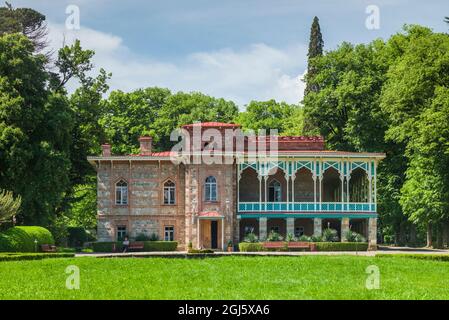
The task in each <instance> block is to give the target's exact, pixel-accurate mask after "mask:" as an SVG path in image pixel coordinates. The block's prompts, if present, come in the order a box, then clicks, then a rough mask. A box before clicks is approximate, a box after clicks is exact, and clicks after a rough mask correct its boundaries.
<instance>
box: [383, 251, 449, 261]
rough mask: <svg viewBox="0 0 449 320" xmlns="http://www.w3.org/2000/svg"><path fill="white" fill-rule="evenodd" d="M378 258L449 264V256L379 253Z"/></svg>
mask: <svg viewBox="0 0 449 320" xmlns="http://www.w3.org/2000/svg"><path fill="white" fill-rule="evenodd" d="M376 258H409V259H419V260H433V261H444V262H449V254H422V253H421V254H420V253H400V254H388V253H378V254H376Z"/></svg>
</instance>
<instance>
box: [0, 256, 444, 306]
mask: <svg viewBox="0 0 449 320" xmlns="http://www.w3.org/2000/svg"><path fill="white" fill-rule="evenodd" d="M68 265H76V266H78V267H79V269H80V280H81V283H80V289H79V290H68V289H66V287H65V283H66V277H67V276H68V275H67V274H66V273H65V268H66V267H67V266H68ZM369 265H376V266H378V267H379V269H380V274H381V280H380V289H378V290H367V289H366V288H365V281H366V278H367V276H368V275H367V274H366V273H365V269H366V267H367V266H369ZM448 274H449V262H439V261H427V260H417V259H410V258H396V257H394V258H393V257H382V258H381V257H377V258H376V257H356V256H327V257H326V256H297V257H236V256H234V257H221V258H207V259H177V258H171V259H170V258H115V259H98V258H70V259H67V258H66V259H64V258H61V259H46V260H39V261H17V262H15V261H14V262H0V299H448V298H449V277H448Z"/></svg>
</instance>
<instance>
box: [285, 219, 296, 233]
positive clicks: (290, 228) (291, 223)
mask: <svg viewBox="0 0 449 320" xmlns="http://www.w3.org/2000/svg"><path fill="white" fill-rule="evenodd" d="M285 220H286V225H287V230H286V231H287V234H286V235H288V234H289V233H291V234H293V235H294V234H295V218H287V219H285Z"/></svg>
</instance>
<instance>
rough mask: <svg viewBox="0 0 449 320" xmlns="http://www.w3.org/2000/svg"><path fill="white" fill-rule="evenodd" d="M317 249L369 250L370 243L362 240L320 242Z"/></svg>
mask: <svg viewBox="0 0 449 320" xmlns="http://www.w3.org/2000/svg"><path fill="white" fill-rule="evenodd" d="M316 250H317V251H367V250H368V243H360V242H318V243H316Z"/></svg>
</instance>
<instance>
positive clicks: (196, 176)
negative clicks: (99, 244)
mask: <svg viewBox="0 0 449 320" xmlns="http://www.w3.org/2000/svg"><path fill="white" fill-rule="evenodd" d="M238 128H239V126H238V125H235V124H228V123H195V124H191V125H186V126H183V129H184V132H187V134H188V135H192V136H191V137H190V138H192V140H193V138H194V137H193V132H194V131H195V130H198V129H199V130H200V132H202V131H203V130H206V129H214V130H215V132H221V133H223V132H224V131H225V130H229V129H238ZM255 140H257V142H258V143H259V144H260V143H266V144H268V143H270V142H272V141H271V140H276V142H277V156H276V157H275V158H273V157H271V155H269V154H267V155H265V156H259V155H255V154H254V153H255V152H254V151H252V150H251V148H249V146H248V145H245V147H244V148H243V150H241V151H239V152H237V151H236V152H232V153H230V154H226V153H223V154H222V156H223V157H224V158H226V161H224V162H223V163H221V164H216V163H212V164H210V163H204V162H201V161H200V163H198V162H196V163H195V162H193V161H190V162H189V161H173V159H174V158H181V155H179V154H178V153H176V152H174V151H167V152H153V151H152V138H151V137H141V138H140V139H139V141H140V153H139V154H133V155H112V154H111V146H110V145H108V144H105V145H103V146H102V150H103V152H102V155H101V156H95V157H89V158H88V160H89V162H90V163H91V164H92V165H94V166H95V168H96V170H97V173H98V240H99V241H113V240H117V239H121V238H123V237H124V236H125V235H129V237H130V238H131V239H133V238H134V237H136V236H137V235H139V234H145V235H147V236H151V235H153V234H156V235H157V236H158V237H159V239H161V240H167V241H168V240H176V241H178V243H179V248H180V249H184V248H186V246H187V244H188V243H190V242H191V243H192V245H193V246H194V247H198V248H212V249H225V248H226V246H227V244H228V242H229V241H232V243H233V244H237V243H238V242H239V241H242V240H243V238H244V236H245V234H246V233H249V232H254V233H256V234H257V235H258V236H259V238H261V239H263V238H265V237H266V236H267V234H268V233H269V232H270V231H276V232H279V233H280V234H281V235H283V236H286V235H287V234H289V233H291V234H294V235H295V236H297V237H299V236H301V235H308V236H310V235H313V234H316V235H319V234H321V232H322V230H323V229H324V228H327V227H331V228H333V229H336V230H337V231H338V232H339V235H340V238H341V239H342V241H345V240H346V239H345V234H346V232H347V231H348V230H349V229H351V230H353V231H356V232H358V233H361V234H362V235H364V236H365V237H366V238H367V239H368V241H369V242H370V245H371V246H373V245H375V244H376V236H377V212H376V172H377V171H376V168H377V165H378V162H379V161H380V160H381V159H382V158H384V156H385V155H384V154H381V153H356V152H343V151H330V150H325V144H324V140H323V139H322V138H321V137H299V136H298V137H292V136H289V137H273V136H263V137H256V138H255ZM207 147H208V142H201V145H200V148H201V149H202V148H207ZM256 152H257V151H256ZM192 153H193V152H192ZM182 157H183V160H186V156H185V154H184V155H183V156H182ZM192 157H193V155H192ZM187 158H189V157H188V156H187Z"/></svg>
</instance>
